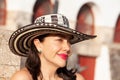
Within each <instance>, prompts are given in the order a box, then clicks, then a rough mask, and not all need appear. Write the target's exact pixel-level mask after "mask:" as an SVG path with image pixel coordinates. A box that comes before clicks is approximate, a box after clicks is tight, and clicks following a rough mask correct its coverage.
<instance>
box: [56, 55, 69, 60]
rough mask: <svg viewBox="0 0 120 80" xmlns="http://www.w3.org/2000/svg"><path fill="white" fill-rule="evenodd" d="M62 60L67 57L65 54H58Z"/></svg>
mask: <svg viewBox="0 0 120 80" xmlns="http://www.w3.org/2000/svg"><path fill="white" fill-rule="evenodd" d="M58 55H59V56H60V57H61V58H62V59H63V60H67V58H68V55H67V54H58Z"/></svg>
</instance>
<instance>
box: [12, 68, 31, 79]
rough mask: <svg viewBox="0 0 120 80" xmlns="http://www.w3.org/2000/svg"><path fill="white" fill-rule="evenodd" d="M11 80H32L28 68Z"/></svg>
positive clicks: (13, 76)
mask: <svg viewBox="0 0 120 80" xmlns="http://www.w3.org/2000/svg"><path fill="white" fill-rule="evenodd" d="M10 80H32V78H31V75H30V73H29V72H28V70H27V69H26V68H24V69H21V70H19V71H17V72H15V73H14V74H13V75H12V77H11V79H10Z"/></svg>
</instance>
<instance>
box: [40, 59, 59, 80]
mask: <svg viewBox="0 0 120 80" xmlns="http://www.w3.org/2000/svg"><path fill="white" fill-rule="evenodd" d="M40 60H41V68H40V69H41V72H42V75H43V80H56V78H57V77H58V76H57V74H56V70H57V69H58V67H57V66H55V65H54V64H53V63H51V62H49V61H47V60H46V59H45V58H43V57H40Z"/></svg>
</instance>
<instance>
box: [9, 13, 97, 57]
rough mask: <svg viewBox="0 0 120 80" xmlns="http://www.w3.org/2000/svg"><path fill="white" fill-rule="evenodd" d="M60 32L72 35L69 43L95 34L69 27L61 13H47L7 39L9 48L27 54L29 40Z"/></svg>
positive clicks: (16, 52)
mask: <svg viewBox="0 0 120 80" xmlns="http://www.w3.org/2000/svg"><path fill="white" fill-rule="evenodd" d="M47 33H62V34H67V35H70V36H72V39H71V40H70V43H71V44H74V43H77V42H80V41H84V40H88V39H92V38H95V37H96V36H94V35H87V34H84V33H80V32H78V31H76V30H73V29H71V28H69V22H68V19H67V18H66V17H65V16H63V15H61V14H49V15H43V16H41V17H38V18H37V19H36V20H35V22H34V24H30V25H27V26H24V27H21V28H19V29H18V30H16V31H15V32H14V33H13V34H12V35H11V37H10V39H9V47H10V50H11V51H12V52H13V53H14V54H17V55H20V56H27V55H28V54H27V52H28V50H29V48H30V45H31V41H32V40H33V39H34V38H35V37H37V36H39V35H43V34H47Z"/></svg>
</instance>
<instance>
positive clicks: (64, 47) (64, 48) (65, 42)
mask: <svg viewBox="0 0 120 80" xmlns="http://www.w3.org/2000/svg"><path fill="white" fill-rule="evenodd" d="M70 46H71V45H70V43H69V41H68V40H65V41H64V44H63V50H64V51H66V52H67V53H70Z"/></svg>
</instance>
